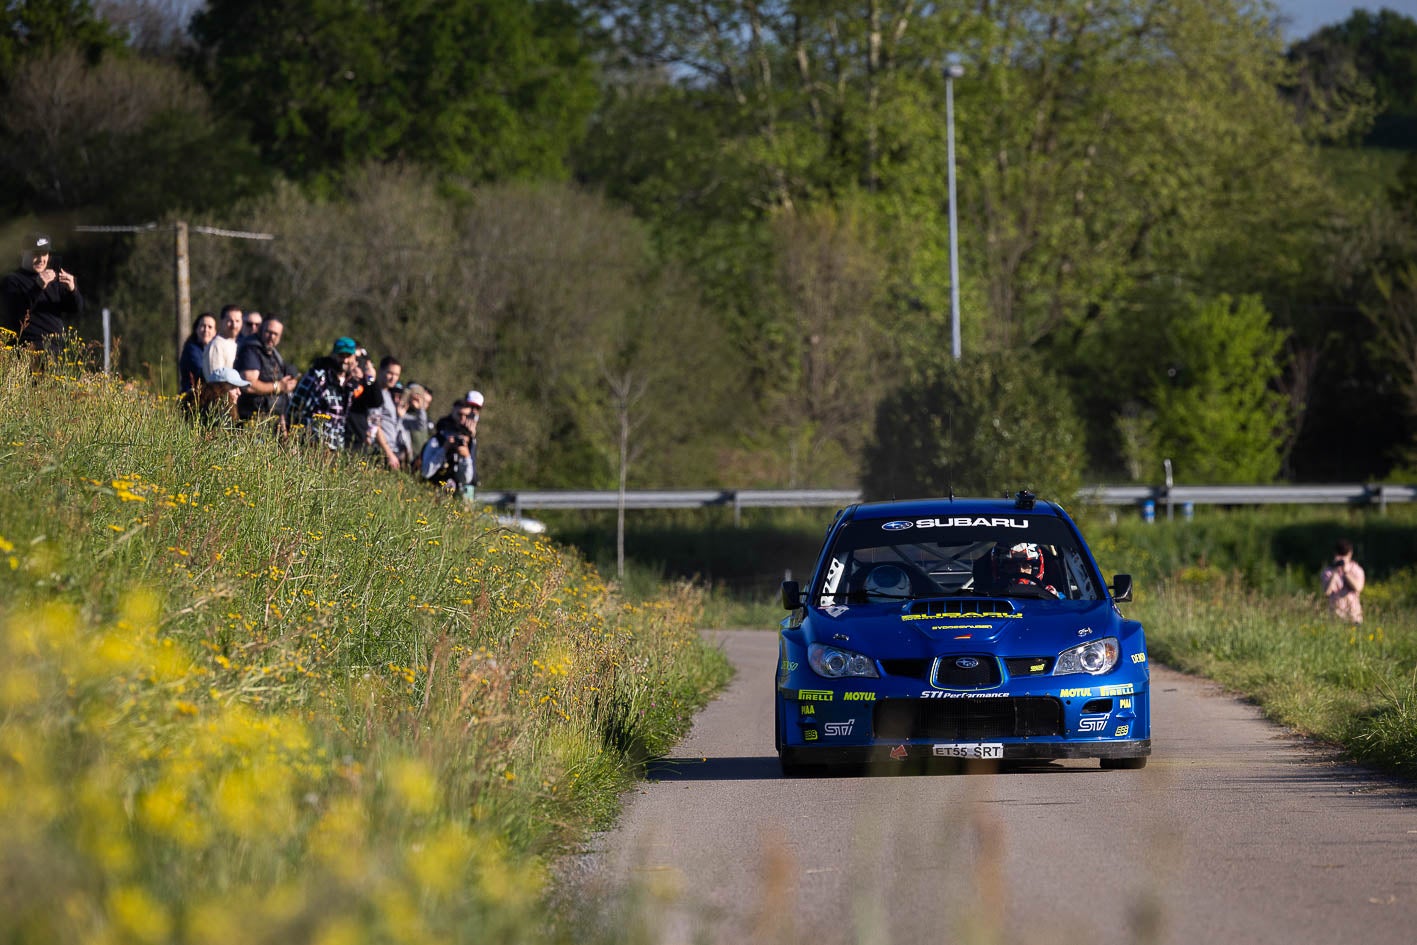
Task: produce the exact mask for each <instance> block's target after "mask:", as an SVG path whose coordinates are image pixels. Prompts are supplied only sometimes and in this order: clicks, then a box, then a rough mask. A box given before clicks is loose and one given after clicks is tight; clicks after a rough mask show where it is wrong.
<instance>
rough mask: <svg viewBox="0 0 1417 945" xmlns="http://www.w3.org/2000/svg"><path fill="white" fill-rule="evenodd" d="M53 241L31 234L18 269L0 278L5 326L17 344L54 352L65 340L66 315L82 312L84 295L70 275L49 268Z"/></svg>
mask: <svg viewBox="0 0 1417 945" xmlns="http://www.w3.org/2000/svg"><path fill="white" fill-rule="evenodd" d="M53 248H54V246H53V244H52V243H51V242H50V241H49V237H47V236H31V237H29V238H27V239H26V240H25V242H24V246H23V248H22V250H21V252H20V268H18V269H16V270H15V271H14V272H12V273H10V274H9V275H8V276H6V277H5V278H4V280H3V281H0V300H3V306H4V317H5V327H6V328H8V329H10V330H11V331H13V332H14V333H15V334H16V335H17V336H18V339H19V343H20V344H22V345H25V346H27V347H30V348H34V349H35V350H37V351H49V352H50V353H51V354H57V353H58V352H59V349H60V347H62V345H63V343H64V326H65V316H74V315H80V314H82V313H83V311H84V297H83V296H82V295H80V294H79V285H78V283H77V282H76V281H75V280H74V277H73V275H72V274H70V273H68V272H65V271H64V270H63V269H59V270H58V271H55V270H54V269H51V268H50V254H51V252H52V251H53Z"/></svg>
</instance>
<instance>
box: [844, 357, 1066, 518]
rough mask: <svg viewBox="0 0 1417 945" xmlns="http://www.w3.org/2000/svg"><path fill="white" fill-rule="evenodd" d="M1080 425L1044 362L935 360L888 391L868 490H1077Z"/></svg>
mask: <svg viewBox="0 0 1417 945" xmlns="http://www.w3.org/2000/svg"><path fill="white" fill-rule="evenodd" d="M1083 458H1084V454H1083V437H1082V433H1081V424H1080V422H1079V420H1078V416H1077V412H1076V410H1075V408H1074V407H1073V403H1072V400H1071V398H1070V397H1069V396H1068V393H1067V391H1066V390H1065V388H1064V387H1063V385H1062V384H1061V383H1060V382H1059V381H1058V379H1057V378H1056V377H1054V376H1053V375H1052V374H1051V373H1050V372H1049V371H1048V370H1047V369H1046V368H1045V367H1044V366H1043V365H1042V364H1041V363H1039V362H1038V361H1036V360H1033V359H1028V358H1020V357H1018V356H1016V355H1003V354H998V355H978V356H974V357H967V358H965V359H963V360H961V361H958V362H951V363H946V364H944V365H938V364H930V365H926V366H925V367H924V368H922V369H920V370H919V371H917V373H916V374H915V375H914V376H912V377H910V378H909V379H907V380H906V382H905V383H904V384H902V385H901V386H900V387H899V388H897V389H896V390H895V391H892V392H891V393H889V394H887V395H886V396H885V398H884V399H882V401H881V405H880V407H879V408H878V410H877V413H876V435H875V439H874V441H873V442H872V443H871V444H870V445H869V446H868V447H867V450H866V461H865V470H864V472H863V474H862V483H861V485H862V489H863V491H864V492H865V493H866V495H867V496H869V497H871V498H875V499H893V498H908V497H912V496H922V495H943V494H945V493H947V492H948V491H950V490H951V489H953V490H954V492H955V493H957V494H960V495H965V494H978V495H990V494H994V493H998V492H1000V491H1005V492H1007V491H1012V490H1015V489H1030V490H1032V491H1034V492H1036V493H1037V494H1039V495H1040V496H1042V497H1044V498H1049V497H1058V498H1061V497H1068V496H1072V495H1073V494H1074V493H1075V492H1076V491H1077V489H1078V486H1079V484H1080V483H1081V473H1080V470H1081V468H1082V464H1083Z"/></svg>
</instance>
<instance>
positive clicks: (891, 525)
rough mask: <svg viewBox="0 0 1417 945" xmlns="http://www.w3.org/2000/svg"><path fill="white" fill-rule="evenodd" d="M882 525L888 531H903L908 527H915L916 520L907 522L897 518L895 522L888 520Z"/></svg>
mask: <svg viewBox="0 0 1417 945" xmlns="http://www.w3.org/2000/svg"><path fill="white" fill-rule="evenodd" d="M881 527H882V528H883V529H885V530H886V531H888V532H903V531H905V530H906V529H907V528H914V527H915V523H914V522H906V521H902V520H900V519H897V520H896V521H894V522H886V524H884V525H882V526H881Z"/></svg>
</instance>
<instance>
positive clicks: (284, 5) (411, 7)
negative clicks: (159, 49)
mask: <svg viewBox="0 0 1417 945" xmlns="http://www.w3.org/2000/svg"><path fill="white" fill-rule="evenodd" d="M192 29H193V33H194V35H195V37H196V38H197V40H198V42H199V44H200V45H201V51H202V57H203V58H202V60H201V64H202V72H203V75H204V76H205V77H206V80H207V83H208V85H209V87H210V88H211V90H212V94H213V96H214V98H215V99H216V100H217V101H218V102H219V103H220V104H221V106H222V107H223V108H224V109H225V110H226V111H227V112H229V113H230V114H232V115H234V116H236V117H238V118H240V119H241V120H242V121H244V122H246V123H248V124H249V125H250V127H251V133H252V138H253V140H254V141H255V142H256V144H257V145H258V146H259V147H260V148H261V150H262V152H263V153H264V154H265V155H266V157H267V159H268V160H269V161H270V162H271V163H272V164H274V165H275V166H276V167H278V168H280V169H281V170H282V171H283V172H284V173H286V174H288V175H289V176H291V177H293V178H296V179H298V180H308V181H315V182H325V183H329V182H330V181H333V180H335V179H337V178H338V177H339V176H341V175H342V174H344V173H345V172H346V171H348V170H351V169H354V168H358V167H360V166H362V165H364V164H365V163H366V162H369V161H386V162H400V163H419V164H423V165H426V166H430V167H433V168H436V169H437V170H439V171H440V172H442V173H445V174H449V175H452V176H453V177H455V178H459V179H464V180H466V181H468V182H480V181H485V180H493V179H502V178H508V177H517V176H534V177H555V176H559V175H561V174H563V173H564V158H565V155H566V153H567V150H568V148H569V147H570V146H571V144H572V143H573V142H574V141H575V140H576V139H577V138H578V136H579V135H580V133H581V130H582V125H583V123H584V121H585V118H586V115H587V113H588V112H589V110H590V108H591V106H592V104H593V101H594V86H593V80H592V70H591V67H590V64H589V60H588V59H587V57H586V52H585V50H584V49H583V48H582V40H581V22H580V19H579V16H578V14H577V13H576V12H575V10H574V8H573V7H571V6H570V5H569V4H566V3H563V2H560V0H538V2H535V3H524V2H520V0H398V2H394V3H367V2H360V3H353V4H351V3H346V2H343V0H299V2H286V0H262V2H257V3H251V2H247V0H216V2H212V3H208V4H207V5H206V6H205V7H204V8H203V10H202V11H201V12H200V13H199V14H198V15H197V16H196V17H194V18H193V23H192Z"/></svg>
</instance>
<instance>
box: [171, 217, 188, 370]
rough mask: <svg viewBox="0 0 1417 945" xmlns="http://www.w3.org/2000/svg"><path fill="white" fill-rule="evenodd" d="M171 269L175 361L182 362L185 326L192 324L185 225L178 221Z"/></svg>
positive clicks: (174, 228) (173, 227) (173, 226)
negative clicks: (175, 298) (173, 292)
mask: <svg viewBox="0 0 1417 945" xmlns="http://www.w3.org/2000/svg"><path fill="white" fill-rule="evenodd" d="M172 269H173V278H174V280H175V285H176V289H177V334H176V342H177V345H176V348H175V350H176V351H177V360H178V361H181V360H182V344H183V342H185V341H186V339H187V326H188V325H191V324H192V272H191V266H190V260H189V258H188V255H187V224H186V223H185V222H183V221H181V220H178V221H177V222H176V223H174V224H173V225H172Z"/></svg>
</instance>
